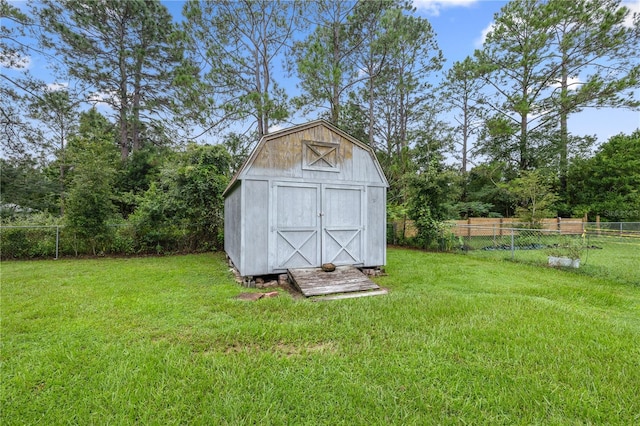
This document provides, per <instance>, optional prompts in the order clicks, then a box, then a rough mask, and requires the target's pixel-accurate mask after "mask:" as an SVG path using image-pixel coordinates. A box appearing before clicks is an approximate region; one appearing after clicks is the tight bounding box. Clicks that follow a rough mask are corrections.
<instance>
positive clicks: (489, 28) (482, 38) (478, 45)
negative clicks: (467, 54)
mask: <svg viewBox="0 0 640 426" xmlns="http://www.w3.org/2000/svg"><path fill="white" fill-rule="evenodd" d="M495 27H496V24H495V22H490V23H489V25H487V26H486V27H485V28H484V29H483V30H482V32H481V33H480V37H478V38H476V39H475V40H474V41H473V44H474V46H475V47H476V48H478V49H480V48H481V47H482V45H483V44H484V42H485V40H487V36H488V35H489V33H490V32H491V31H493V29H494V28H495Z"/></svg>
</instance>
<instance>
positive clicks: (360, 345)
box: [0, 249, 640, 425]
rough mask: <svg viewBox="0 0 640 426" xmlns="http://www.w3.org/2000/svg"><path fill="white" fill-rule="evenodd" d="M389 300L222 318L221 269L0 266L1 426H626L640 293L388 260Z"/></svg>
mask: <svg viewBox="0 0 640 426" xmlns="http://www.w3.org/2000/svg"><path fill="white" fill-rule="evenodd" d="M387 270H388V272H389V276H387V277H381V278H378V279H377V281H378V282H379V284H380V285H382V286H385V287H388V288H389V289H390V290H391V292H390V294H389V295H387V296H382V297H371V298H361V299H348V300H340V301H333V302H322V303H314V302H311V301H309V300H296V299H293V298H291V297H289V296H288V295H287V294H286V293H283V294H282V295H281V297H278V298H273V299H262V300H259V301H257V302H243V301H239V300H235V299H234V296H236V295H237V294H239V293H240V292H242V291H246V289H242V288H241V287H239V286H238V285H237V284H235V283H234V282H233V281H232V279H231V276H230V274H229V273H228V271H227V268H226V266H225V262H224V259H223V257H222V256H221V255H219V254H215V255H211V254H205V255H192V256H176V257H163V258H140V259H100V260H62V261H38V262H3V263H2V288H1V301H0V302H1V304H0V308H1V314H2V342H1V343H2V352H1V358H0V360H1V362H2V365H1V372H2V380H1V384H0V386H1V388H0V389H1V394H0V402H1V405H2V423H3V424H60V423H80V424H107V423H115V424H130V423H140V424H185V423H195V424H314V425H318V424H327V425H339V424H348V425H353V424H363V425H370V424H440V423H456V424H459V423H497V424H532V423H537V424H540V423H544V424H577V423H580V424H584V423H586V424H589V423H597V424H603V423H606V424H621V425H627V424H637V423H638V422H640V414H638V413H640V395H639V394H638V392H637V384H638V383H640V369H639V368H638V360H640V347H639V346H638V344H637V342H638V341H639V340H640V314H638V312H640V288H639V287H638V286H635V285H629V284H624V283H620V282H617V281H614V280H611V279H607V278H594V277H590V276H584V275H576V274H573V273H566V272H565V271H558V270H554V269H551V268H540V267H535V266H532V265H523V264H517V263H512V262H499V261H498V262H497V261H495V260H485V259H477V258H473V257H469V256H464V255H448V254H434V253H423V252H420V251H411V250H400V249H392V250H390V251H389V265H388V268H387Z"/></svg>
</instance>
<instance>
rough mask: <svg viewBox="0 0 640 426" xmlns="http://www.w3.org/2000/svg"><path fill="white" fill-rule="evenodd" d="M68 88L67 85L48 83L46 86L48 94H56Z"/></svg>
mask: <svg viewBox="0 0 640 426" xmlns="http://www.w3.org/2000/svg"><path fill="white" fill-rule="evenodd" d="M67 87H69V83H49V84H47V90H49V91H50V92H57V91H60V90H65V89H66V88H67Z"/></svg>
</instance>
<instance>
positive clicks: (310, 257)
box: [223, 120, 388, 276]
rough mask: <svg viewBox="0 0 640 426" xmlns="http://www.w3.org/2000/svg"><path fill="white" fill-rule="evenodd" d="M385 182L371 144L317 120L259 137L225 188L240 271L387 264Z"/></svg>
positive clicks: (230, 250)
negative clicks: (326, 264) (330, 265)
mask: <svg viewBox="0 0 640 426" xmlns="http://www.w3.org/2000/svg"><path fill="white" fill-rule="evenodd" d="M387 186H388V183H387V180H386V178H385V176H384V174H383V172H382V168H381V167H380V164H379V163H378V161H377V159H376V156H375V154H374V152H373V150H372V149H371V148H370V147H369V146H367V145H366V144H363V143H362V142H360V141H358V140H357V139H355V138H353V137H351V136H349V135H348V134H347V133H345V132H343V131H341V130H340V129H338V128H337V127H335V126H333V125H331V124H330V123H328V122H327V121H324V120H318V121H313V122H310V123H307V124H302V125H298V126H294V127H291V128H288V129H285V130H281V131H278V132H274V133H271V134H269V135H266V136H264V137H263V138H262V139H261V140H260V142H259V143H258V145H257V146H256V148H255V149H254V150H253V152H252V153H251V155H250V156H249V158H248V159H247V161H246V162H245V163H244V164H243V165H242V167H241V168H240V169H239V171H238V172H237V173H236V175H235V176H234V177H233V179H232V180H231V182H230V183H229V186H228V187H227V189H226V190H225V192H224V194H223V195H224V198H225V200H224V248H225V251H226V252H227V255H228V256H229V258H230V259H231V261H232V262H233V263H234V265H235V267H236V268H237V269H238V271H239V273H240V275H242V276H257V275H268V274H278V273H283V272H286V271H287V270H288V269H291V268H312V267H318V266H320V265H322V264H323V263H333V264H335V265H354V266H358V267H376V266H382V265H384V264H386V189H387Z"/></svg>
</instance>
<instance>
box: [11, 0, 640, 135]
mask: <svg viewBox="0 0 640 426" xmlns="http://www.w3.org/2000/svg"><path fill="white" fill-rule="evenodd" d="M569 1H570V0H569ZM10 2H11V4H13V5H16V6H18V7H20V8H24V7H25V6H26V2H25V1H15V0H14V1H12V0H10ZM163 3H164V4H165V5H166V6H167V7H168V8H169V10H170V12H171V13H172V14H173V15H174V16H175V17H176V20H180V14H181V10H182V6H183V4H184V1H182V0H170V1H163ZM506 3H507V2H506V1H499V0H413V4H414V6H415V7H416V8H417V13H418V14H419V15H420V16H422V17H424V18H427V19H428V20H429V21H430V22H431V25H432V26H433V28H434V31H435V32H436V34H437V41H438V45H439V46H440V49H441V50H442V51H443V54H444V56H445V58H446V60H447V62H446V64H445V67H444V69H443V72H444V71H446V70H447V69H448V68H449V67H450V66H451V64H452V63H453V62H454V61H459V60H462V59H464V58H465V57H466V56H468V55H471V54H473V51H474V49H476V48H479V47H480V46H481V43H482V37H483V34H484V33H486V31H487V30H488V29H489V28H490V25H491V23H492V21H493V16H494V14H495V13H497V12H499V11H500V8H501V7H502V6H504V5H505V4H506ZM625 5H626V6H627V7H630V8H631V9H632V10H633V11H635V12H638V13H640V1H638V0H635V1H634V2H626V3H625ZM29 68H30V71H31V72H32V73H33V74H34V75H36V76H38V77H41V78H44V79H45V80H46V81H47V83H50V84H51V85H54V84H56V83H57V84H60V83H62V84H64V83H65V82H56V81H55V79H54V78H53V76H51V74H50V73H49V71H48V70H47V66H46V61H45V60H44V59H43V58H37V57H33V58H31V59H30V66H29ZM1 72H7V73H10V72H12V71H11V70H7V69H1ZM286 78H287V77H286V76H284V75H283V76H282V79H283V80H285V79H286ZM283 85H284V86H287V84H286V82H283ZM636 96H637V97H639V98H640V91H636ZM311 118H313V117H311ZM298 121H299V120H298ZM569 126H570V128H569V130H570V132H571V133H573V134H575V135H596V136H597V137H598V140H599V142H604V141H606V140H607V139H608V138H609V137H611V136H613V135H616V134H618V133H625V134H629V133H631V132H633V131H634V130H636V129H638V128H640V112H638V111H629V110H623V109H615V110H614V109H599V110H596V109H590V110H586V111H584V112H581V113H579V114H574V115H573V116H571V117H570V121H569ZM211 142H214V141H213V140H212V141H211Z"/></svg>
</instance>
